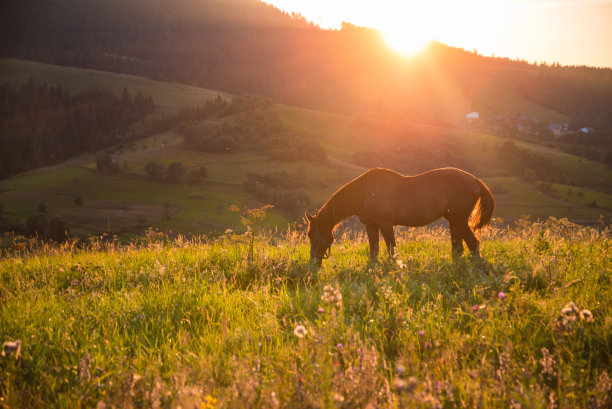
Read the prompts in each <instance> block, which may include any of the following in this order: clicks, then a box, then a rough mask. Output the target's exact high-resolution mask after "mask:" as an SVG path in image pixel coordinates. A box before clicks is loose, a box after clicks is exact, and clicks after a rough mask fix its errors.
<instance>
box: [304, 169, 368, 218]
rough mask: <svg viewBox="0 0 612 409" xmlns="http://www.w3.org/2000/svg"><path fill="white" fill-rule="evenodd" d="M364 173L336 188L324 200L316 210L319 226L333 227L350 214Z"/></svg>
mask: <svg viewBox="0 0 612 409" xmlns="http://www.w3.org/2000/svg"><path fill="white" fill-rule="evenodd" d="M365 175H367V173H366V174H364V175H362V176H361V177H358V178H357V179H354V180H351V181H350V182H348V183H347V184H345V185H344V186H342V187H341V188H339V189H338V190H336V192H334V194H333V195H331V197H330V198H329V199H328V200H327V202H325V204H324V205H323V206H321V208H320V209H319V210H318V211H317V214H316V216H317V219H318V220H319V226H320V228H321V226H322V227H325V228H327V227H329V228H330V229H332V230H333V229H335V227H336V226H338V224H339V223H340V222H341V221H342V220H344V219H345V218H347V217H349V216H352V213H351V210H352V209H353V208H354V205H355V203H356V202H357V200H358V193H359V192H360V190H361V189H360V188H361V185H362V184H363V180H364V177H365Z"/></svg>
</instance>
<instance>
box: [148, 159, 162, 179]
mask: <svg viewBox="0 0 612 409" xmlns="http://www.w3.org/2000/svg"><path fill="white" fill-rule="evenodd" d="M144 170H145V173H146V174H147V176H148V177H149V178H151V179H153V180H161V178H162V175H163V173H164V166H163V165H162V164H160V163H157V162H154V161H150V162H148V163H147V164H146V165H145V169H144Z"/></svg>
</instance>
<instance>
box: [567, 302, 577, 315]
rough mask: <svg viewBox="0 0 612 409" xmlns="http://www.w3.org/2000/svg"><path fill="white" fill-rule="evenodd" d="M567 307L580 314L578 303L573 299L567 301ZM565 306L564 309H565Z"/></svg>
mask: <svg viewBox="0 0 612 409" xmlns="http://www.w3.org/2000/svg"><path fill="white" fill-rule="evenodd" d="M565 308H569V309H571V310H572V311H573V312H574V313H575V314H578V307H576V304H574V302H573V301H570V302H569V303H567V305H566V306H565ZM565 308H564V309H565Z"/></svg>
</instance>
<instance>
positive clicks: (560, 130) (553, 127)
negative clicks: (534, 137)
mask: <svg viewBox="0 0 612 409" xmlns="http://www.w3.org/2000/svg"><path fill="white" fill-rule="evenodd" d="M567 127H568V124H550V125H548V129H550V132H551V133H552V134H553V135H554V136H556V137H559V136H561V135H563V134H564V133H565V132H567Z"/></svg>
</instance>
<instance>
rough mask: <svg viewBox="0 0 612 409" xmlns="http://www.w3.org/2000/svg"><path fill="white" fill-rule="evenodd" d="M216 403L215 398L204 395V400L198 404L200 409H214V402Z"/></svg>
mask: <svg viewBox="0 0 612 409" xmlns="http://www.w3.org/2000/svg"><path fill="white" fill-rule="evenodd" d="M216 403H217V399H215V398H213V397H212V396H210V395H206V396H205V397H204V402H202V404H201V405H200V408H201V409H214V408H215V404H216Z"/></svg>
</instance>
